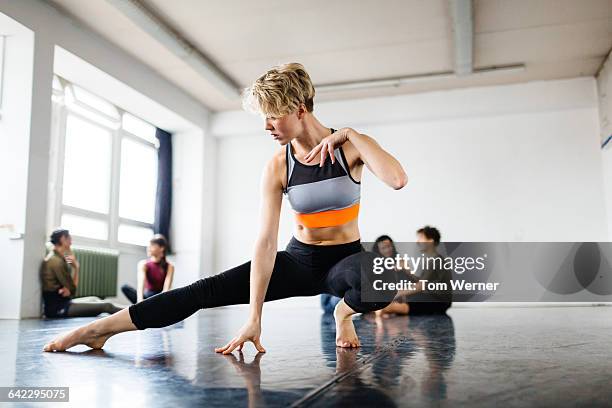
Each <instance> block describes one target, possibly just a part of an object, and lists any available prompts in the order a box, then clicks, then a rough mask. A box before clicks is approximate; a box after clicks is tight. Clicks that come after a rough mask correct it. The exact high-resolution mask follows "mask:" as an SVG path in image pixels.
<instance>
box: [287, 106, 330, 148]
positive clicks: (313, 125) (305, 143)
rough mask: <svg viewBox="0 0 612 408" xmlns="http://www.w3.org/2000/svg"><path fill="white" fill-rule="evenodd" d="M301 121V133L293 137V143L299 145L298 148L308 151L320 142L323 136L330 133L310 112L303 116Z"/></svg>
mask: <svg viewBox="0 0 612 408" xmlns="http://www.w3.org/2000/svg"><path fill="white" fill-rule="evenodd" d="M303 122H304V124H303V130H302V133H300V134H299V135H297V136H296V137H295V145H297V146H298V147H300V150H304V151H307V152H309V151H311V150H312V149H313V148H314V147H315V146H316V145H318V144H319V143H321V140H323V138H324V137H327V136H329V135H330V130H329V128H328V127H325V126H323V125H322V124H321V122H319V120H318V119H317V118H315V117H314V115H312V114H310V113H308V114H307V115H306V116H305V117H304V119H303Z"/></svg>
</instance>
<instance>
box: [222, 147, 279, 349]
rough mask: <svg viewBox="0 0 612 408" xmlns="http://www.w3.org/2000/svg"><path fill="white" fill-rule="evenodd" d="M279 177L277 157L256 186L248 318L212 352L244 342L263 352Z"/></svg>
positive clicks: (268, 165) (276, 246)
mask: <svg viewBox="0 0 612 408" xmlns="http://www.w3.org/2000/svg"><path fill="white" fill-rule="evenodd" d="M280 174H284V170H283V169H282V166H281V165H280V163H279V160H278V157H276V156H275V157H274V158H272V160H270V161H269V162H268V164H267V165H266V167H265V169H264V173H263V176H262V178H261V184H260V190H261V205H260V209H259V214H260V216H259V219H260V225H259V235H258V237H257V240H256V241H255V248H254V253H253V258H252V260H251V282H250V303H249V305H250V311H249V318H248V320H247V323H246V324H245V325H244V326H243V327H242V328H241V329H240V331H239V332H238V335H237V336H236V337H234V338H233V339H232V340H231V341H230V342H229V343H227V344H226V345H225V346H223V347H219V348H217V349H215V351H216V352H222V353H223V354H229V353H231V352H232V351H233V350H234V349H235V348H236V347H238V350H242V347H243V345H244V343H245V342H246V341H251V342H252V343H253V344H254V345H255V348H257V350H258V351H260V352H265V349H264V348H263V346H262V345H261V343H260V340H259V337H260V335H261V315H262V308H263V303H264V299H265V297H266V291H267V290H268V283H269V282H270V277H271V276H272V269H273V268H274V262H275V260H276V252H277V250H278V244H277V242H278V224H279V219H280V211H281V204H282V198H283V187H282V181H281V179H280V177H279V175H280Z"/></svg>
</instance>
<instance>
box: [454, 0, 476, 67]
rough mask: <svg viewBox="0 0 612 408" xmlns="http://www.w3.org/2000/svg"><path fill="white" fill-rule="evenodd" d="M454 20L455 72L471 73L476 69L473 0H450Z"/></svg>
mask: <svg viewBox="0 0 612 408" xmlns="http://www.w3.org/2000/svg"><path fill="white" fill-rule="evenodd" d="M449 6H450V11H451V16H452V20H453V28H452V29H453V37H454V50H455V74H457V76H464V75H470V74H471V73H472V71H473V70H474V54H473V52H474V18H473V15H474V14H473V7H472V0H449Z"/></svg>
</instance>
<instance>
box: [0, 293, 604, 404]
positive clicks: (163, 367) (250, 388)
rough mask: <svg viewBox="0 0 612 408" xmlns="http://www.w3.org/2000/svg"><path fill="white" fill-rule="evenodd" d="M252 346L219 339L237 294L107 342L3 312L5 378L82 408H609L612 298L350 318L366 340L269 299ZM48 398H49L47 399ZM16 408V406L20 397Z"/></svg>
mask: <svg viewBox="0 0 612 408" xmlns="http://www.w3.org/2000/svg"><path fill="white" fill-rule="evenodd" d="M266 307H267V309H266V311H265V314H264V322H263V333H264V337H263V339H262V340H263V344H264V346H265V347H266V348H267V350H268V352H267V353H265V354H259V355H256V353H255V351H254V349H253V348H252V347H251V346H250V345H249V347H247V348H246V349H245V351H244V352H243V354H240V353H237V352H234V354H233V355H232V356H221V355H218V354H215V353H214V352H213V348H214V347H216V346H219V345H221V344H223V343H224V342H225V341H227V340H229V339H230V338H231V337H232V336H233V334H234V332H235V331H236V329H238V328H239V326H240V325H241V323H242V320H243V317H244V313H245V309H244V307H242V306H236V307H227V308H219V309H215V310H204V311H200V312H199V313H197V314H195V315H193V316H192V317H190V318H189V319H187V320H186V321H184V322H182V323H179V324H177V325H175V326H171V327H168V328H165V329H151V330H146V331H141V332H129V333H123V334H120V335H118V336H116V337H113V338H111V339H110V340H109V341H108V342H107V344H106V346H105V348H104V349H103V350H97V351H94V350H90V349H88V348H87V347H85V346H78V347H75V348H73V349H71V350H70V351H69V352H65V353H42V352H41V351H40V349H41V347H42V345H43V343H44V342H45V341H46V340H48V339H50V338H52V337H54V336H55V335H56V334H58V333H60V332H62V331H65V330H66V329H69V328H71V327H75V326H78V325H81V324H83V323H85V322H87V321H89V320H90V319H89V318H75V319H64V320H21V321H17V320H3V321H0V347H1V348H2V349H1V350H0V355H1V356H2V357H1V359H2V360H1V364H2V370H0V384H15V385H20V384H27V385H31V384H36V385H38V386H68V387H70V403H69V404H68V403H64V404H59V403H58V406H68V405H70V406H75V407H86V406H87V407H94V406H96V407H108V406H129V407H156V406H160V407H161V406H164V407H170V406H171V407H175V406H177V407H178V406H206V407H210V406H230V405H231V406H237V407H241V406H273V407H280V406H320V407H326V406H331V405H338V406H344V405H346V406H349V405H350V406H406V407H408V406H411V407H412V406H424V407H428V406H436V407H437V406H470V407H490V406H495V405H497V406H503V407H512V406H555V407H574V406H588V407H596V406H609V405H610V401H611V400H612V387H610V384H612V348H611V347H610V339H611V338H612V308H611V307H606V306H602V307H586V306H585V307H532V308H526V307H525V308H518V307H513V308H511V307H479V308H466V307H456V308H453V309H450V311H449V313H448V316H444V317H439V316H438V317H392V318H388V319H382V320H380V321H376V319H374V318H370V317H369V316H360V317H358V318H357V320H356V321H355V323H356V327H357V331H358V334H359V336H360V337H361V341H362V347H361V348H360V349H358V350H353V351H351V350H343V349H338V348H336V347H335V346H334V335H335V328H334V324H333V320H332V319H331V318H330V317H329V316H325V315H322V314H321V313H320V311H319V310H318V309H317V308H315V307H301V306H300V307H297V306H296V305H292V303H291V301H283V302H276V303H275V304H269V306H266ZM40 404H41V406H46V405H44V404H45V403H40ZM19 406H21V405H19Z"/></svg>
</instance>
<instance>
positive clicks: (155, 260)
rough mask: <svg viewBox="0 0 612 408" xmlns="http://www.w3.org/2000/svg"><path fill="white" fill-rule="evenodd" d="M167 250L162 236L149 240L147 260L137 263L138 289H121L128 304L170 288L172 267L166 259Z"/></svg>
mask: <svg viewBox="0 0 612 408" xmlns="http://www.w3.org/2000/svg"><path fill="white" fill-rule="evenodd" d="M167 250H168V241H167V240H166V238H165V237H164V236H163V235H161V234H156V235H154V236H153V238H151V240H150V241H149V246H148V247H147V256H148V257H149V259H145V260H142V261H140V262H139V263H138V288H137V289H134V288H133V287H132V286H130V285H127V284H126V285H123V286H122V287H121V291H122V292H123V294H124V295H125V297H127V298H128V299H129V300H130V302H132V303H138V302H141V301H142V300H144V299H146V298H149V297H151V296H153V295H157V294H158V293H161V292H166V291H168V290H170V289H171V288H172V279H173V278H174V265H172V264H171V263H169V262H168V260H167V259H166V252H167Z"/></svg>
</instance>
